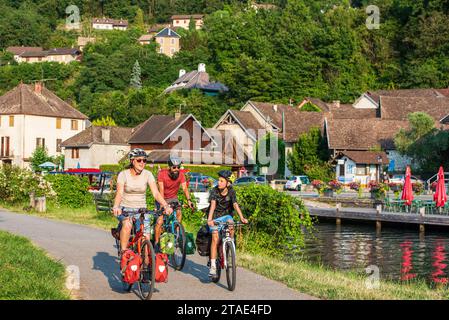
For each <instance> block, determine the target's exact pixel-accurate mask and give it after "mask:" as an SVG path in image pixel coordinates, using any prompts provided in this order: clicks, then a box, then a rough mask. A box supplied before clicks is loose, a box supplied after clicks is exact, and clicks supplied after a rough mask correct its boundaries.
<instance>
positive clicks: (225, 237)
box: [218, 223, 235, 269]
mask: <svg viewBox="0 0 449 320" xmlns="http://www.w3.org/2000/svg"><path fill="white" fill-rule="evenodd" d="M224 226H225V227H224V228H223V229H222V230H221V231H220V241H219V242H218V245H219V246H220V243H221V248H220V249H221V256H222V258H221V259H222V264H223V265H222V268H224V269H226V268H227V266H228V262H227V260H226V254H225V250H226V244H227V243H228V242H230V243H231V245H232V247H233V248H234V250H235V243H234V239H232V238H231V231H230V230H229V224H227V223H226V224H224ZM219 253H220V252H219Z"/></svg>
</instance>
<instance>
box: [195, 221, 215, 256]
mask: <svg viewBox="0 0 449 320" xmlns="http://www.w3.org/2000/svg"><path fill="white" fill-rule="evenodd" d="M211 241H212V234H210V233H209V228H208V227H207V225H204V226H202V227H201V228H200V230H198V233H197V235H196V242H195V243H196V250H197V251H198V254H199V255H200V256H203V257H204V256H208V255H209V254H210V244H211Z"/></svg>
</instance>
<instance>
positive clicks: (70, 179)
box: [45, 174, 93, 208]
mask: <svg viewBox="0 0 449 320" xmlns="http://www.w3.org/2000/svg"><path fill="white" fill-rule="evenodd" d="M45 179H46V180H47V181H49V182H50V183H51V185H52V187H53V190H54V191H55V192H56V194H57V199H58V204H59V205H63V206H68V207H70V208H80V207H84V206H86V205H89V204H91V203H92V202H93V196H92V193H90V192H89V191H88V187H89V180H88V179H87V178H86V177H84V178H81V177H79V176H75V175H66V174H55V175H47V176H45Z"/></svg>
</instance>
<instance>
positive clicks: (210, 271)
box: [209, 266, 217, 278]
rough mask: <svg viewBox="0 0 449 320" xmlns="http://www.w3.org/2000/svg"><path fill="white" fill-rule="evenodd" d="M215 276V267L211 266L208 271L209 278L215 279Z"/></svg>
mask: <svg viewBox="0 0 449 320" xmlns="http://www.w3.org/2000/svg"><path fill="white" fill-rule="evenodd" d="M216 276H217V267H215V266H211V267H210V269H209V278H215V277H216Z"/></svg>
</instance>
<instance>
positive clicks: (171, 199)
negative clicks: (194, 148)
mask: <svg viewBox="0 0 449 320" xmlns="http://www.w3.org/2000/svg"><path fill="white" fill-rule="evenodd" d="M167 164H168V169H162V170H160V171H159V174H158V175H157V182H158V184H159V191H160V193H161V194H162V195H163V197H164V199H165V201H167V202H168V203H169V204H175V205H176V206H178V208H177V209H176V218H177V219H178V221H179V223H181V222H182V212H181V207H180V206H179V200H178V191H179V187H182V191H183V192H184V194H185V196H186V199H187V201H188V205H189V207H190V208H192V207H193V203H192V201H191V200H190V194H189V190H188V188H187V182H186V177H185V176H184V173H181V172H180V169H181V164H182V161H181V159H179V158H178V157H175V156H171V155H170V158H169V160H168V162H167ZM158 205H159V204H158V203H157V206H158ZM163 222H164V220H163V217H162V216H160V217H159V218H158V220H157V222H156V226H155V228H154V243H155V247H156V252H157V251H158V250H159V245H158V244H159V238H160V235H161V231H162V230H161V229H162V224H163Z"/></svg>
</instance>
